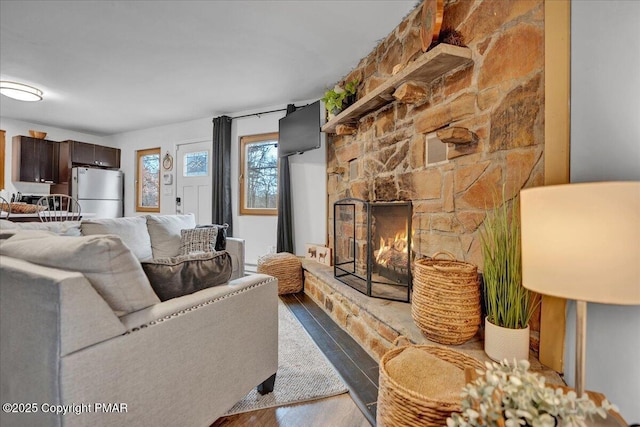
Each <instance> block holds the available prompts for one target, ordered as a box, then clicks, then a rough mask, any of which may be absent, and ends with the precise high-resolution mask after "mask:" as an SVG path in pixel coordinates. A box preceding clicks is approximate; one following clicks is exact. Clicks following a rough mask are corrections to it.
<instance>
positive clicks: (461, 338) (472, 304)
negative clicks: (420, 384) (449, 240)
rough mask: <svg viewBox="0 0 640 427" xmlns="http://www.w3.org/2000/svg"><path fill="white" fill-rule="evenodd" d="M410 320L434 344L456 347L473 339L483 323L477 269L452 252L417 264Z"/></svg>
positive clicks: (436, 254) (443, 253) (436, 255)
mask: <svg viewBox="0 0 640 427" xmlns="http://www.w3.org/2000/svg"><path fill="white" fill-rule="evenodd" d="M441 255H446V256H447V257H449V258H450V259H438V257H439V256H441ZM411 317H413V320H414V322H415V323H416V325H417V326H418V328H420V330H421V331H422V333H423V334H424V335H425V336H426V337H427V338H429V339H430V340H431V341H435V342H437V343H440V344H448V345H457V344H462V343H463V342H465V341H467V340H469V339H470V338H472V337H473V336H474V335H475V334H476V332H478V328H479V327H480V322H481V312H480V282H479V280H478V268H477V267H476V266H475V265H473V264H469V263H466V262H463V261H457V260H456V259H455V257H454V256H453V255H452V254H451V253H449V252H437V253H435V254H434V255H433V257H432V258H431V259H421V260H418V261H416V263H415V269H414V279H413V296H412V300H411Z"/></svg>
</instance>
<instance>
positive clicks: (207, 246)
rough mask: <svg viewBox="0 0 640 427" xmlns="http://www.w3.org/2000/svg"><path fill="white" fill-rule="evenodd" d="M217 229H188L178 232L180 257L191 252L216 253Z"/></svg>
mask: <svg viewBox="0 0 640 427" xmlns="http://www.w3.org/2000/svg"><path fill="white" fill-rule="evenodd" d="M217 238H218V229H217V228H215V227H211V228H190V229H186V230H181V231H180V255H189V254H190V253H192V252H216V240H217Z"/></svg>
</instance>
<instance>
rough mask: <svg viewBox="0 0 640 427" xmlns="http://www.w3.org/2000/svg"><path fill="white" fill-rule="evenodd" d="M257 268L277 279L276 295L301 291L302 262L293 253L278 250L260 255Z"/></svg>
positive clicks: (260, 271)
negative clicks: (277, 251)
mask: <svg viewBox="0 0 640 427" xmlns="http://www.w3.org/2000/svg"><path fill="white" fill-rule="evenodd" d="M257 270H258V273H263V274H268V275H269V276H273V277H275V278H276V279H278V295H283V294H292V293H296V292H300V291H302V263H301V262H300V260H299V259H298V257H297V256H295V255H293V254H290V253H288V252H280V253H277V254H267V255H265V256H263V257H260V258H259V259H258V269H257Z"/></svg>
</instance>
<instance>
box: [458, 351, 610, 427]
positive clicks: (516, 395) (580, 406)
mask: <svg viewBox="0 0 640 427" xmlns="http://www.w3.org/2000/svg"><path fill="white" fill-rule="evenodd" d="M486 367H487V370H486V372H484V375H482V376H480V377H479V378H478V379H477V380H475V381H474V382H473V383H469V384H467V385H466V386H465V388H464V390H463V392H462V399H463V400H462V405H461V406H462V413H461V414H456V413H454V414H452V417H451V418H449V419H448V420H447V426H449V427H466V426H479V425H481V424H482V425H485V424H487V423H489V424H491V423H492V422H495V420H498V419H501V418H502V419H504V420H505V426H506V427H516V426H520V425H531V426H533V427H553V426H555V425H556V420H557V425H558V426H564V427H568V426H577V427H581V426H585V419H586V418H587V417H592V416H594V415H598V416H601V417H603V418H606V411H607V410H609V409H612V408H615V406H614V405H611V403H609V402H608V401H604V402H603V403H602V406H601V407H597V406H596V405H595V404H594V403H593V402H592V401H591V400H589V399H588V397H587V396H586V395H584V396H581V397H578V396H577V395H576V393H575V392H569V393H567V394H566V395H565V394H563V392H562V390H561V389H557V390H554V389H553V388H551V387H546V386H545V381H544V378H542V377H540V376H539V375H537V374H536V373H534V372H529V367H530V364H529V362H528V361H526V360H520V361H515V360H514V361H513V363H509V362H507V361H506V360H505V361H502V362H501V363H500V364H498V363H486Z"/></svg>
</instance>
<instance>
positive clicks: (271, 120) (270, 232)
mask: <svg viewBox="0 0 640 427" xmlns="http://www.w3.org/2000/svg"><path fill="white" fill-rule="evenodd" d="M295 104H296V105H297V106H303V105H305V104H307V102H296V103H295ZM284 107H285V106H275V107H273V108H264V109H263V110H265V111H269V110H274V109H280V108H284ZM250 113H252V111H249V112H246V111H245V112H238V113H236V114H231V116H241V115H245V114H250ZM284 116H285V112H284V111H283V112H277V113H271V114H262V115H260V116H259V117H257V116H250V117H243V118H238V119H234V120H233V122H232V126H231V141H232V144H235V146H236V147H238V148H234V149H232V151H231V153H232V156H231V161H232V169H231V174H232V194H233V197H234V201H235V202H234V205H233V227H234V234H235V235H236V236H238V237H242V238H244V239H246V241H247V244H246V262H247V264H248V265H249V266H251V265H255V264H256V263H257V261H258V258H259V257H260V256H262V255H265V254H267V253H269V252H270V251H271V250H272V249H275V246H276V243H277V235H276V231H277V226H278V218H277V217H276V216H254V215H239V214H238V211H239V204H238V197H239V196H238V195H239V193H238V192H239V188H238V179H237V178H238V174H239V172H238V169H239V164H240V160H239V154H240V149H239V145H240V137H242V136H245V135H255V134H260V133H269V132H277V131H278V120H280V119H281V118H282V117H284ZM326 164H327V158H326V145H324V144H323V145H322V146H321V147H320V148H319V149H317V150H313V151H308V152H306V153H304V154H298V155H293V156H291V157H290V158H289V165H290V169H289V171H290V176H291V198H292V214H293V217H294V230H293V235H294V247H295V252H296V255H299V256H304V245H305V243H322V244H324V243H326V240H327V225H326V224H327V175H326V168H327V166H326Z"/></svg>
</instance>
